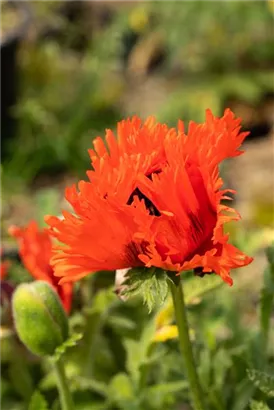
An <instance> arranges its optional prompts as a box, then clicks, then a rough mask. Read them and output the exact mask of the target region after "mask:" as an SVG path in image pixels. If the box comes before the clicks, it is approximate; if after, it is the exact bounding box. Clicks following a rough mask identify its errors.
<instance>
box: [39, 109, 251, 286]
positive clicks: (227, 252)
mask: <svg viewBox="0 0 274 410" xmlns="http://www.w3.org/2000/svg"><path fill="white" fill-rule="evenodd" d="M240 122H241V120H240V119H235V118H234V114H233V113H232V112H231V111H230V110H229V109H228V110H226V111H225V113H224V116H223V117H222V118H217V117H214V116H213V114H212V113H211V112H210V111H209V110H208V111H207V112H206V121H205V123H203V124H196V123H194V122H190V124H189V129H188V134H186V133H185V132H184V125H183V122H182V121H179V123H178V131H177V130H176V129H175V128H168V127H167V125H165V124H159V123H156V121H155V119H154V118H153V117H149V118H148V119H147V120H146V121H145V122H144V123H143V124H142V122H141V120H140V119H139V118H138V117H136V116H135V117H133V118H132V119H127V120H125V121H121V122H120V123H118V126H117V139H116V138H115V136H114V134H113V133H112V132H111V131H110V130H107V131H106V144H105V143H104V142H103V140H102V139H101V138H100V137H98V138H97V139H96V140H95V141H94V150H90V151H89V154H90V158H91V162H92V166H93V170H91V171H88V172H87V175H88V177H89V182H85V181H80V182H79V184H78V190H77V189H76V186H72V187H70V188H67V190H66V199H67V201H68V202H69V203H70V204H71V205H72V207H73V209H74V214H71V213H69V212H66V211H64V212H63V217H64V218H63V219H61V220H60V219H59V218H57V217H55V216H47V217H46V222H47V223H48V224H49V226H50V228H49V229H50V232H51V234H52V235H54V236H55V237H56V238H57V239H58V240H59V241H60V242H63V243H64V244H65V246H58V247H56V248H55V251H54V256H53V258H52V265H53V266H54V270H55V275H57V276H60V277H61V280H60V283H63V282H66V281H74V280H78V279H80V278H82V277H83V276H85V275H87V274H89V273H91V272H94V271H98V270H116V269H124V268H128V267H138V266H146V267H151V266H156V267H160V268H162V269H165V270H169V271H174V272H177V273H178V272H181V271H184V270H189V269H194V271H195V272H196V273H197V274H201V275H203V274H204V273H211V272H215V273H216V274H218V275H220V276H221V277H222V279H223V280H224V281H226V282H227V283H229V284H230V285H232V283H233V282H232V278H231V277H230V270H231V269H233V268H238V267H241V266H244V265H247V264H249V263H250V262H251V261H252V258H250V257H248V256H246V255H244V254H243V253H242V252H241V251H240V250H238V249H237V248H235V247H234V246H232V245H231V244H229V243H228V235H226V234H224V231H223V225H224V223H226V222H228V221H231V220H238V219H239V218H240V216H239V214H238V213H237V212H236V211H235V210H234V209H232V208H229V207H228V206H225V205H223V204H222V203H221V200H222V199H229V198H228V197H227V196H226V194H227V193H228V192H233V191H231V190H222V189H221V187H222V184H223V181H222V179H221V178H220V176H219V169H218V165H219V163H220V162H221V161H223V160H224V159H225V158H228V157H235V156H238V155H240V154H242V151H239V150H238V148H239V147H240V145H241V143H242V142H243V140H244V138H245V137H246V135H247V134H248V133H243V132H240Z"/></svg>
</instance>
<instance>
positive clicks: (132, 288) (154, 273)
mask: <svg viewBox="0 0 274 410" xmlns="http://www.w3.org/2000/svg"><path fill="white" fill-rule="evenodd" d="M123 286H125V288H124V290H123V291H122V295H123V296H126V297H132V296H137V295H139V296H141V297H142V298H143V301H144V303H145V304H146V305H147V307H148V310H149V312H151V311H152V309H153V308H154V307H155V306H156V305H161V304H162V303H163V302H164V301H165V299H166V297H167V294H168V284H167V275H166V272H165V271H163V270H162V269H158V268H149V269H148V268H134V269H130V270H129V271H128V273H127V275H126V280H125V281H124V283H123Z"/></svg>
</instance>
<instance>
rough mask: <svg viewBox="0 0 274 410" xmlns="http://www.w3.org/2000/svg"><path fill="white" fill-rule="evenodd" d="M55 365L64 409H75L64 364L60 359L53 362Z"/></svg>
mask: <svg viewBox="0 0 274 410" xmlns="http://www.w3.org/2000/svg"><path fill="white" fill-rule="evenodd" d="M53 367H54V370H55V374H56V380H57V387H58V391H59V397H60V402H61V408H62V410H73V409H74V404H73V401H72V397H71V394H70V391H69V387H68V382H67V378H66V374H65V369H64V364H63V362H62V361H61V359H59V360H58V361H56V362H54V363H53Z"/></svg>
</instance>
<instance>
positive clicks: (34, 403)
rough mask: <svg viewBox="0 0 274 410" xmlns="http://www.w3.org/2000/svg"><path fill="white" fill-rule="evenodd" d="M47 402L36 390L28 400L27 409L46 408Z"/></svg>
mask: <svg viewBox="0 0 274 410" xmlns="http://www.w3.org/2000/svg"><path fill="white" fill-rule="evenodd" d="M48 409H49V407H48V403H47V401H46V399H45V398H44V396H43V395H42V394H41V393H40V392H39V390H36V391H35V392H34V393H33V395H32V397H31V400H30V404H29V407H28V410H48Z"/></svg>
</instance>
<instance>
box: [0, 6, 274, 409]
mask: <svg viewBox="0 0 274 410" xmlns="http://www.w3.org/2000/svg"><path fill="white" fill-rule="evenodd" d="M13 4H15V3H13ZM1 8H2V13H1V23H2V24H1V55H2V73H1V86H2V89H3V93H2V106H3V107H4V108H3V110H4V109H5V112H4V111H3V112H2V111H1V113H2V121H1V134H2V165H1V171H2V218H1V228H2V239H3V242H4V245H7V246H11V241H10V239H9V238H8V237H7V228H8V226H9V225H10V224H11V223H16V224H25V223H27V222H28V221H29V220H30V219H33V218H35V219H37V220H38V221H39V223H40V225H42V224H43V223H44V221H43V216H44V215H45V214H48V213H53V214H56V213H60V210H61V208H62V209H64V208H65V207H66V206H67V205H66V204H65V203H64V200H63V188H64V186H65V185H67V184H70V183H72V182H75V181H76V180H78V179H79V178H84V177H85V171H86V170H87V169H88V168H89V167H90V161H89V157H88V154H87V149H88V148H90V147H91V145H92V139H93V138H95V137H96V136H97V135H104V130H105V128H109V127H112V128H115V126H116V123H117V121H118V120H121V119H122V118H124V117H125V116H128V115H132V114H137V115H140V116H141V117H143V118H144V117H146V116H148V115H155V116H156V117H157V118H158V119H159V120H160V121H164V122H167V123H168V124H170V125H176V123H177V120H178V119H179V118H180V119H182V120H184V121H186V123H188V121H189V120H190V119H192V120H195V121H203V120H204V112H205V109H206V108H211V109H212V111H213V112H214V114H216V115H222V113H223V110H224V108H225V107H231V108H232V109H233V110H234V111H235V113H236V114H237V115H239V116H241V117H242V118H243V125H244V128H246V129H250V130H251V134H250V136H249V137H248V138H247V142H246V143H245V148H246V150H247V154H246V155H245V156H243V157H242V158H241V157H240V158H239V159H237V160H236V161H238V162H235V163H234V161H233V160H232V161H229V162H227V163H226V164H224V167H223V168H222V173H223V175H224V178H225V183H226V185H227V186H228V187H230V188H236V189H237V191H238V196H237V197H236V208H237V209H239V210H240V211H241V213H242V215H243V219H244V221H245V224H244V225H243V224H242V225H240V224H239V225H238V227H237V228H236V227H235V226H234V225H233V224H232V225H231V226H229V227H228V228H227V229H228V230H229V232H230V233H231V237H232V240H233V241H234V242H235V244H236V245H238V246H239V247H240V248H241V249H242V250H243V251H245V252H247V253H249V254H251V255H256V258H255V261H254V263H253V264H252V265H251V266H250V267H248V268H247V269H246V270H244V271H243V273H242V272H241V274H240V275H238V273H235V283H236V285H235V286H234V287H233V288H232V289H230V288H228V287H226V286H223V285H222V288H221V289H218V290H217V287H218V288H219V287H221V285H220V283H219V284H218V286H217V284H216V289H215V287H214V282H213V285H212V289H211V287H210V286H209V288H210V290H211V292H210V294H205V293H206V291H207V287H206V286H205V282H203V280H200V279H199V278H194V279H195V282H194V279H192V278H188V277H187V278H186V280H188V281H189V282H188V283H189V288H188V289H189V292H190V296H189V300H190V303H189V312H190V319H191V324H192V325H193V329H194V335H195V347H196V353H197V357H199V358H200V359H199V362H200V367H199V372H200V373H201V375H202V379H203V381H204V388H205V391H208V392H209V393H208V400H209V402H208V403H209V404H208V406H209V407H208V408H209V409H210V410H211V409H212V410H215V409H216V410H244V409H248V408H249V405H250V400H251V398H253V399H254V400H258V401H262V400H263V401H266V400H267V398H266V395H265V394H264V393H263V392H262V391H261V390H260V389H259V388H258V387H256V386H254V384H253V383H252V382H251V381H250V380H249V379H248V377H247V374H246V368H251V369H252V368H254V369H257V370H262V371H269V369H271V366H273V357H274V356H273V351H272V350H273V349H272V347H273V331H272V328H271V326H270V325H269V329H270V330H269V332H268V335H267V337H268V338H269V346H270V347H271V346H272V347H271V348H269V349H268V350H267V354H265V352H266V349H265V348H264V347H265V345H263V344H262V343H265V342H264V341H263V339H262V336H261V335H262V333H261V332H262V328H263V329H265V328H266V327H267V323H272V322H273V313H271V312H272V311H271V309H270V313H269V310H268V308H267V306H269V300H270V299H271V296H269V294H268V293H267V289H268V290H269V289H270V290H273V262H272V264H271V263H270V262H269V264H268V265H267V260H266V258H265V254H264V249H265V248H266V247H267V246H268V245H269V244H270V243H271V242H272V241H273V240H274V234H273V230H274V226H273V225H274V221H273V202H274V200H273V192H274V186H273V172H274V168H273V131H272V130H273V108H274V102H273V100H274V99H273V93H274V77H273V60H274V47H273V18H274V13H273V2H271V1H257V2H256V1H254V2H245V1H231V2H230V1H218V2H215V1H212V2H208V1H186V2H177V1H176V2H175V1H166V2H159V1H157V2H150V1H148V2H138V1H135V2H126V1H125V2H115V1H113V2H104V1H100V2H88V1H83V2H82V1H69V2H59V1H47V2H43V1H41V2H39V1H36V2H35V1H28V2H20V6H17V8H15V9H14V8H10V3H9V2H2V3H1ZM8 9H9V10H8ZM11 9H12V11H11ZM26 16H27V17H26ZM23 20H24V21H25V23H24V27H22V24H21V22H22V21H23ZM11 46H12V47H13V48H12V47H11ZM5 90H6V91H5ZM7 95H8V98H7V97H6V96H7ZM11 97H12V98H11ZM1 109H2V108H1ZM3 113H4V115H3ZM237 164H238V165H237ZM243 226H244V230H243ZM264 269H266V274H265V276H263V271H264ZM271 272H272V273H271ZM9 275H10V278H9V280H10V281H11V282H13V283H14V284H17V283H19V282H21V281H24V280H26V279H27V278H28V276H27V274H26V272H25V271H23V269H22V267H20V266H19V265H17V264H13V265H12V266H11V268H10V272H9ZM271 275H272V276H271ZM217 279H218V278H217ZM197 280H198V282H197ZM112 283H113V272H111V273H109V274H108V273H102V272H99V273H98V274H96V275H94V276H92V278H88V280H84V281H83V282H81V283H80V284H78V285H77V287H76V291H75V306H74V309H73V314H72V317H71V327H72V328H73V329H76V330H77V331H78V330H80V331H84V335H85V336H84V338H83V340H82V341H81V342H80V343H81V344H80V348H77V349H71V350H70V351H68V353H67V357H66V358H67V361H66V362H67V372H68V373H69V377H70V379H71V383H72V384H73V391H74V394H75V398H76V399H77V409H81V410H84V409H88V410H92V409H94V410H95V409H96V410H97V409H98V410H99V409H115V410H116V409H129V408H130V409H136V410H137V409H138V410H141V409H145V410H154V409H155V410H156V409H157V410H158V409H159V410H160V409H172V410H173V409H175V408H176V409H177V408H179V409H188V407H187V403H188V397H187V384H186V381H185V379H184V374H183V370H182V364H181V362H180V358H179V355H178V348H177V342H176V340H167V341H166V342H165V343H154V342H153V337H154V336H153V335H154V334H155V332H156V331H157V323H158V322H157V315H158V313H159V312H158V310H156V311H155V312H153V314H152V315H151V316H149V317H148V315H147V312H146V308H145V307H144V306H143V305H142V303H141V302H140V301H139V300H138V299H137V300H133V301H130V302H128V303H126V304H125V303H123V302H121V301H120V300H118V299H117V297H116V296H115V294H114V293H113V288H112V287H110V288H108V287H109V286H111V285H112ZM270 284H271V285H270ZM195 286H196V287H197V289H196V293H195V292H194V296H192V297H191V291H192V292H193V289H194V290H195ZM105 287H107V289H105ZM261 288H262V289H265V290H264V291H262V294H261V296H259V295H258V289H261ZM192 294H193V293H192ZM270 294H272V295H273V292H272V293H271V292H270ZM263 295H264V297H263ZM267 295H268V296H267ZM90 301H92V304H91V306H90ZM260 301H261V304H260V303H259V302H260ZM262 301H268V302H267V303H268V305H267V303H263V302H262ZM265 306H266V307H265ZM265 312H268V316H267V314H266V313H265ZM3 317H4V322H3V323H4V326H2V328H1V341H2V343H1V349H2V405H3V409H4V410H23V409H26V408H28V405H27V403H29V401H30V397H31V396H32V394H33V392H34V391H35V390H36V389H37V388H39V389H40V391H41V392H42V393H43V394H44V395H45V396H46V398H47V401H48V402H49V403H50V407H49V408H50V409H58V403H57V402H56V391H55V382H54V378H53V375H52V374H51V373H49V374H48V375H47V376H46V375H45V374H46V372H47V371H48V366H47V364H46V363H44V362H42V363H41V362H40V361H39V360H38V359H37V358H34V357H32V356H31V357H30V356H29V354H28V353H27V352H26V351H25V350H24V349H23V347H22V345H20V343H18V340H17V338H16V335H14V332H13V329H12V325H11V322H10V312H9V304H8V302H7V306H6V305H5V309H4V310H3ZM267 318H268V319H267ZM172 321H173V318H172V319H171V321H170V322H172ZM269 321H272V322H269ZM90 346H92V349H91V353H90V349H88V347H90ZM151 346H153V347H151ZM90 354H91V356H88V355H90ZM81 355H82V356H81ZM80 356H81V357H80ZM87 357H88V358H89V359H88V360H87ZM84 365H85V366H84ZM271 400H272V401H271ZM91 402H92V403H93V406H92V407H91V405H90V403H91ZM182 403H185V404H182ZM268 404H269V408H273V406H274V404H273V398H272V399H271V398H270V399H269V400H268ZM176 406H177V407H176ZM178 406H179V407H178ZM183 406H185V407H183ZM271 406H272V407H271ZM32 408H33V407H32ZM41 408H43V407H41ZM260 408H262V409H263V407H260ZM252 409H253V410H254V409H255V407H254V408H252ZM257 409H259V407H257ZM30 410H31V408H30ZM37 410H38V409H37Z"/></svg>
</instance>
